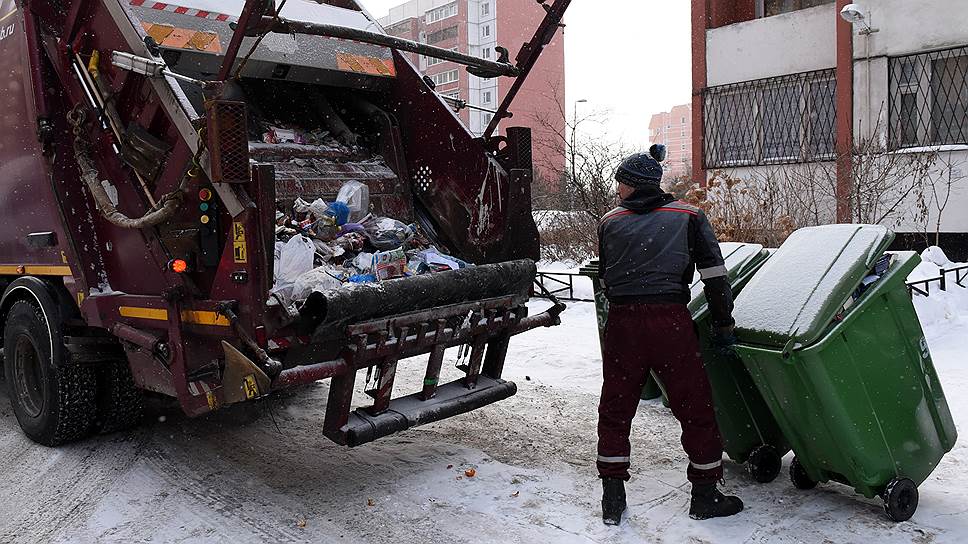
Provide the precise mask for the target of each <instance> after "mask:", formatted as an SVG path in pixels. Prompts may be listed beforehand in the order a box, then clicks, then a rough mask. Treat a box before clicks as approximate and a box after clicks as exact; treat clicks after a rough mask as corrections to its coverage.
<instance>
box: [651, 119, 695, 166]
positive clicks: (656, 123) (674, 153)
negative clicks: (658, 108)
mask: <svg viewBox="0 0 968 544" xmlns="http://www.w3.org/2000/svg"><path fill="white" fill-rule="evenodd" d="M649 141H650V142H652V143H654V144H662V145H664V146H666V149H667V150H668V152H669V155H668V156H667V157H666V162H665V163H664V164H663V166H664V167H665V177H666V178H667V179H672V178H682V177H686V176H688V175H690V174H692V171H691V168H690V161H691V160H692V104H683V105H681V106H675V107H673V108H672V109H671V110H669V111H666V112H662V113H657V114H655V115H653V116H652V119H651V120H650V121H649Z"/></svg>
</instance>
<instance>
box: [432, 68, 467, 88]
mask: <svg viewBox="0 0 968 544" xmlns="http://www.w3.org/2000/svg"><path fill="white" fill-rule="evenodd" d="M430 79H431V81H433V82H434V85H436V86H437V87H440V86H441V85H449V84H451V83H457V82H458V81H460V71H458V70H457V69H454V70H447V71H446V72H440V73H439V74H434V75H432V76H430Z"/></svg>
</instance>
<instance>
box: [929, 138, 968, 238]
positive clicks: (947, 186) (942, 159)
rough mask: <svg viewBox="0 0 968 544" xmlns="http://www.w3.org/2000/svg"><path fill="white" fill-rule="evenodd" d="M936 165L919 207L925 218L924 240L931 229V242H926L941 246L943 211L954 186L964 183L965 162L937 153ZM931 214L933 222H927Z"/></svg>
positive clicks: (952, 155) (946, 206)
mask: <svg viewBox="0 0 968 544" xmlns="http://www.w3.org/2000/svg"><path fill="white" fill-rule="evenodd" d="M936 164H937V168H935V169H934V171H933V172H932V175H931V176H929V177H928V180H927V184H926V185H927V188H928V190H926V191H924V192H923V193H922V194H921V195H920V198H919V205H920V206H922V213H923V215H924V218H925V238H926V239H927V238H928V236H927V235H928V234H929V231H928V229H929V228H930V227H933V231H931V232H930V234H931V235H932V236H933V241H931V240H926V241H928V243H929V244H933V245H936V246H937V245H941V223H942V221H943V220H944V214H945V210H947V208H948V204H949V203H950V202H951V196H952V192H953V190H954V189H955V187H956V186H958V185H960V184H962V183H964V181H965V177H964V175H963V174H961V169H962V168H963V167H964V165H965V161H963V160H959V161H956V160H955V159H954V154H953V153H944V154H942V153H938V156H937V161H936ZM931 212H934V213H935V215H934V221H933V222H932V221H930V220H929V218H930V217H931V215H932V213H931ZM932 223H933V224H932Z"/></svg>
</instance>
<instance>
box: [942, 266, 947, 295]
mask: <svg viewBox="0 0 968 544" xmlns="http://www.w3.org/2000/svg"><path fill="white" fill-rule="evenodd" d="M947 272H948V271H947V270H945V269H944V268H942V269H941V290H942V291H947V290H948V281H947Z"/></svg>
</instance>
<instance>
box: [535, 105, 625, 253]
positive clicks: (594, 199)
mask: <svg viewBox="0 0 968 544" xmlns="http://www.w3.org/2000/svg"><path fill="white" fill-rule="evenodd" d="M551 93H552V96H553V97H554V103H555V104H557V106H558V111H556V112H551V113H550V114H544V115H541V114H539V115H534V116H533V117H534V119H533V121H534V125H535V130H534V147H535V150H536V151H541V152H539V153H536V155H537V156H539V157H561V156H564V157H565V158H566V160H565V163H564V165H562V164H561V163H560V161H557V163H556V161H554V160H549V161H547V162H546V163H539V164H536V165H535V166H536V169H538V170H540V171H543V172H545V173H546V174H547V175H548V176H549V177H552V179H545V180H544V182H543V183H536V184H535V185H536V190H535V191H534V194H535V198H534V209H535V210H536V212H535V215H536V219H537V223H538V227H539V230H540V231H541V241H542V258H543V259H549V260H571V261H575V262H580V261H582V260H585V259H588V258H591V257H594V256H595V255H597V254H598V222H599V220H600V219H601V217H602V216H603V215H605V214H606V213H608V211H609V210H611V209H612V208H613V207H614V206H615V205H616V204H617V200H616V190H615V181H614V171H615V167H616V166H617V165H618V163H619V162H620V161H621V160H622V159H623V158H625V157H627V156H628V155H630V154H631V153H633V152H634V150H633V149H632V148H631V147H629V146H627V145H625V144H623V143H621V142H617V141H613V140H611V139H609V138H608V137H607V136H604V137H589V136H584V135H582V134H581V133H579V132H578V131H577V130H576V129H577V128H578V127H580V126H581V125H582V124H585V123H594V124H599V125H601V124H603V123H604V121H606V120H607V117H608V114H607V112H602V111H594V112H590V113H587V114H585V115H584V116H582V117H578V118H575V117H574V116H572V117H571V118H569V117H568V115H567V109H566V107H565V104H564V101H563V100H562V99H561V93H560V92H557V90H555V89H552V90H551ZM561 118H564V119H565V124H564V127H561V126H560V125H561V123H560V119H561Z"/></svg>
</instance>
